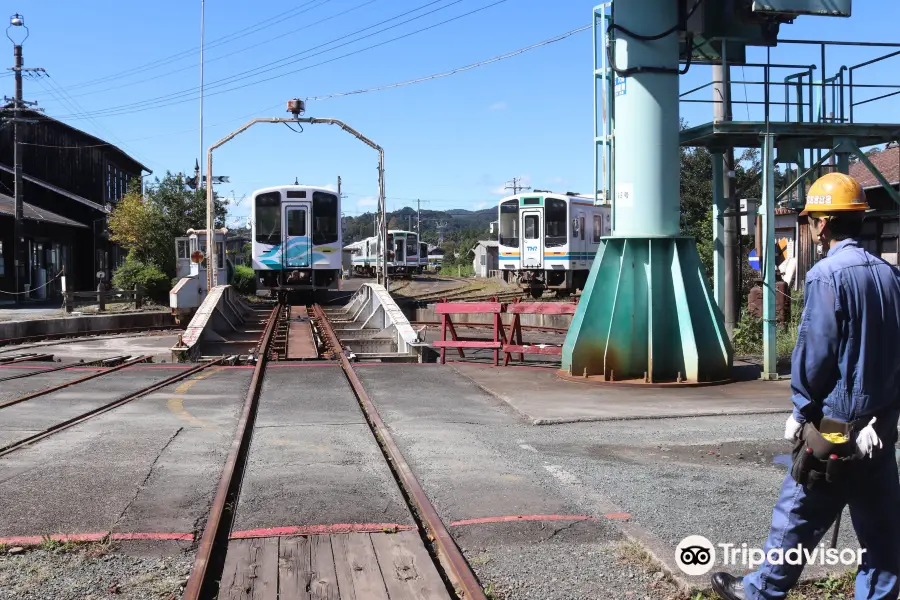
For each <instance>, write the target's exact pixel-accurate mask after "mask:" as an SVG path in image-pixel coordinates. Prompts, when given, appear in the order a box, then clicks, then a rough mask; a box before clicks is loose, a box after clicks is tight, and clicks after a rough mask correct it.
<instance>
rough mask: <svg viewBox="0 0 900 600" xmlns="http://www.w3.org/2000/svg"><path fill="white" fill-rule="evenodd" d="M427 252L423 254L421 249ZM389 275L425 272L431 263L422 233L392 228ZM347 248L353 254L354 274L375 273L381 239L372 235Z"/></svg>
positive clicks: (390, 233) (409, 274) (388, 258)
mask: <svg viewBox="0 0 900 600" xmlns="http://www.w3.org/2000/svg"><path fill="white" fill-rule="evenodd" d="M423 247H424V248H425V255H424V256H423V255H422V248H423ZM387 248H388V252H387V255H388V256H387V272H388V275H399V276H402V277H410V276H412V275H415V274H419V273H421V272H422V269H423V267H424V266H425V265H427V264H428V253H427V248H428V246H427V245H425V244H421V243H419V236H418V235H416V233H415V232H414V231H403V230H400V229H391V230H389V231H388V242H387ZM344 250H346V251H348V252H350V253H351V255H352V257H353V259H352V261H351V264H352V265H353V273H354V274H356V275H367V276H374V275H375V270H376V269H377V268H378V238H376V237H375V236H372V237H370V238H366V239H364V240H360V241H358V242H354V243H352V244H349V245H347V246H346V247H345V248H344Z"/></svg>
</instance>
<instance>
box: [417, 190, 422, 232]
mask: <svg viewBox="0 0 900 600" xmlns="http://www.w3.org/2000/svg"><path fill="white" fill-rule="evenodd" d="M416 237H418V238H419V241H420V242H421V241H422V201H421V200H419V199H418V198H416Z"/></svg>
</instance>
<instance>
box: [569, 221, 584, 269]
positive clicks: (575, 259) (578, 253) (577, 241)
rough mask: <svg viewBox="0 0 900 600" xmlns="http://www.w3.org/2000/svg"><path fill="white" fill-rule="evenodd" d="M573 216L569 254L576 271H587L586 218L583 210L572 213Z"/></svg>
mask: <svg viewBox="0 0 900 600" xmlns="http://www.w3.org/2000/svg"><path fill="white" fill-rule="evenodd" d="M572 212H573V213H574V215H575V217H574V220H573V227H572V243H571V245H570V246H569V254H570V255H571V261H572V264H573V265H575V267H576V268H578V269H587V268H588V266H587V264H588V255H587V253H588V247H587V239H586V238H587V236H586V234H585V231H584V230H585V226H586V225H587V216H586V214H585V212H584V209H580V210H577V211H572Z"/></svg>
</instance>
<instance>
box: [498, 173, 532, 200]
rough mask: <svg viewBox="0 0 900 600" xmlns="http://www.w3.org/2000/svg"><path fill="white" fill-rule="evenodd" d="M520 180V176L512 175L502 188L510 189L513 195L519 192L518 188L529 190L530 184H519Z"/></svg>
mask: <svg viewBox="0 0 900 600" xmlns="http://www.w3.org/2000/svg"><path fill="white" fill-rule="evenodd" d="M521 181H522V178H521V177H513V178H512V181H507V182H506V186H505V187H504V188H503V189H504V190H512V193H513V196H515V195H516V194H518V193H519V190H522V191H525V190H530V189H531V186H530V185H529V186H524V185H520V182H521Z"/></svg>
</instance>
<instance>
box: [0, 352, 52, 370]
mask: <svg viewBox="0 0 900 600" xmlns="http://www.w3.org/2000/svg"><path fill="white" fill-rule="evenodd" d="M7 358H8V357H2V358H0V365H3V366H4V367H5V366H8V365H15V364H19V363H23V362H35V361H39V360H53V355H52V354H26V355H24V356H17V357H16V358H10V359H9V360H6V359H7Z"/></svg>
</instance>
